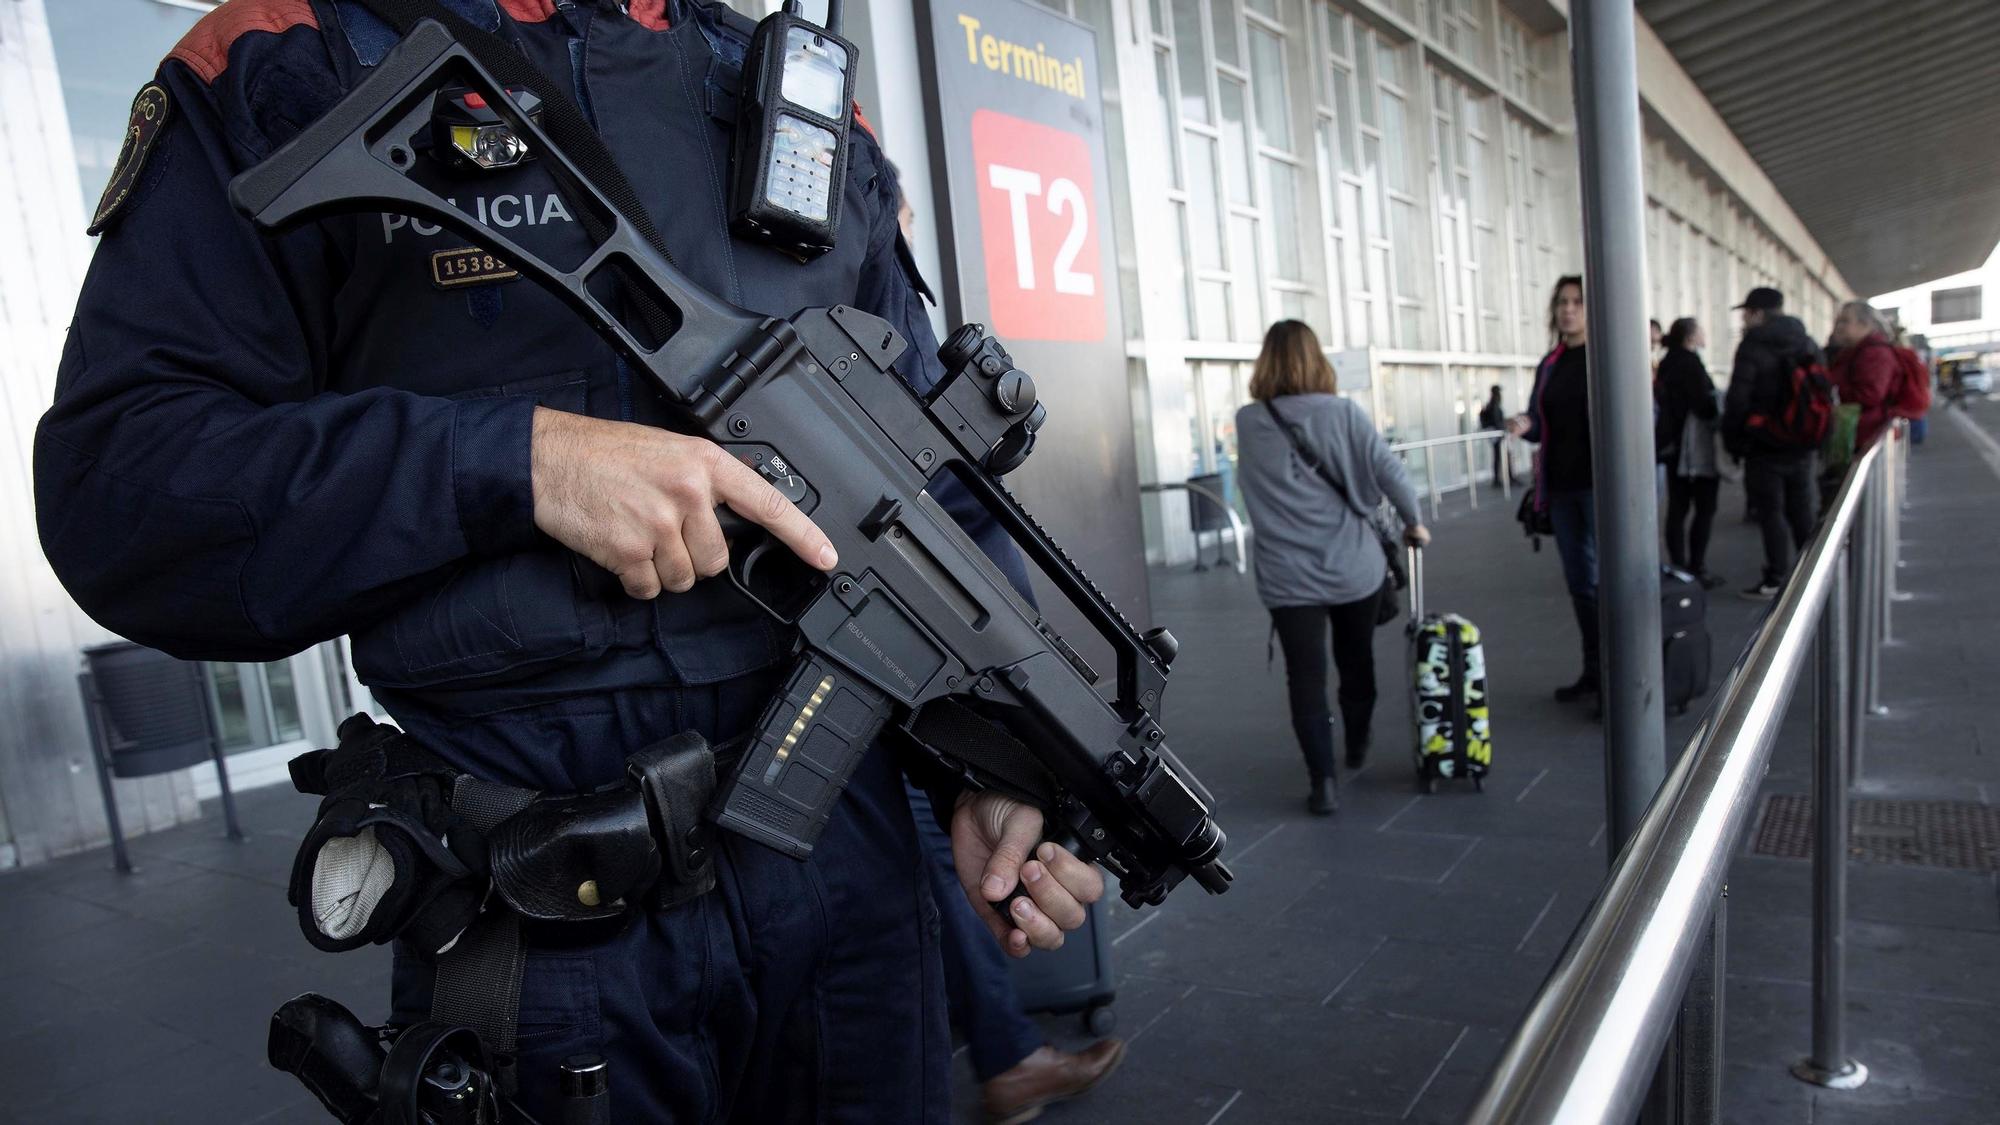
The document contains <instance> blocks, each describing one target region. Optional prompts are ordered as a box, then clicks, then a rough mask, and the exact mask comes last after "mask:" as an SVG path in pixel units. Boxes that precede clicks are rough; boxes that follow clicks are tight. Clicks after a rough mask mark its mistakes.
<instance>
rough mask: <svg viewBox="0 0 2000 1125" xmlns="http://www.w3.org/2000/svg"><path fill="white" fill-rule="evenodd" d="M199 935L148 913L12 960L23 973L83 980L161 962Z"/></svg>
mask: <svg viewBox="0 0 2000 1125" xmlns="http://www.w3.org/2000/svg"><path fill="white" fill-rule="evenodd" d="M195 940H196V938H195V937H194V935H193V934H191V933H189V932H188V931H187V930H185V929H182V928H180V927H177V926H169V925H166V924H164V923H161V922H155V921H152V920H150V919H147V918H136V917H124V918H112V919H110V920H109V921H104V922H99V923H97V924H96V925H93V926H89V927H86V928H85V929H81V930H76V931H74V932H71V933H68V934H64V935H63V937H62V939H61V940H60V941H49V942H43V943H41V944H39V945H36V946H34V947H33V948H31V949H27V950H24V951H22V952H21V953H19V954H17V955H16V956H15V958H14V960H13V962H12V964H13V966H14V967H15V968H17V969H19V970H20V971H22V972H26V973H36V974H40V975H44V976H48V977H52V978H55V979H58V980H66V981H76V982H82V981H87V980H90V979H92V978H95V977H99V976H102V975H104V974H106V973H111V972H117V971H119V970H121V969H124V968H128V967H130V966H133V965H142V964H145V963H147V962H149V961H155V960H157V959H158V958H161V957H164V956H167V955H168V954H171V953H172V952H174V951H175V950H178V949H180V948H182V947H184V946H187V945H189V944H192V943H193V942H194V941H195Z"/></svg>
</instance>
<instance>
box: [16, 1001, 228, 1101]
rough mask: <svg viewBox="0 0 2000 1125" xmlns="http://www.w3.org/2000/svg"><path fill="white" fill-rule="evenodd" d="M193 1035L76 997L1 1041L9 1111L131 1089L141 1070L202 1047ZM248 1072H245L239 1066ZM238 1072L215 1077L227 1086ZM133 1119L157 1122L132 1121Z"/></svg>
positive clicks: (222, 1072)
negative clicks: (192, 1048) (13, 1108)
mask: <svg viewBox="0 0 2000 1125" xmlns="http://www.w3.org/2000/svg"><path fill="white" fill-rule="evenodd" d="M196 1045H197V1044H196V1043H195V1040H194V1038H193V1037H192V1036H189V1035H187V1034H186V1033H184V1032H180V1031H176V1030H174V1029H173V1028H169V1027H163V1026H161V1025H159V1024H157V1023H153V1022H151V1021H149V1020H143V1019H137V1020H135V1019H131V1018H128V1017H127V1015H126V1014H125V1013H124V1012H122V1011H120V1010H118V1009H116V1008H112V1007H110V1006H107V1005H102V1004H95V1003H91V1002H89V1001H85V1000H81V999H72V1000H70V1001H69V1002H67V1003H65V1004H64V1005H62V1006H60V1007H58V1008H54V1009H50V1010H47V1011H44V1012H43V1013H42V1019H41V1020H39V1021H38V1022H37V1023H36V1024H35V1025H34V1026H33V1027H31V1028H29V1029H28V1030H25V1031H20V1032H16V1033H15V1034H12V1035H6V1036H4V1037H0V1090H5V1091H6V1092H7V1093H6V1097H5V1099H4V1102H5V1105H7V1106H14V1107H19V1108H21V1109H23V1110H27V1109H30V1108H32V1109H34V1110H35V1111H36V1113H35V1115H34V1116H35V1117H36V1118H38V1119H39V1118H40V1115H41V1113H42V1112H43V1111H44V1110H52V1109H53V1108H54V1107H55V1106H57V1104H58V1103H62V1102H73V1101H76V1100H77V1099H76V1098H75V1097H71V1096H70V1095H75V1094H77V1093H78V1092H79V1091H82V1092H84V1093H85V1095H86V1096H87V1095H89V1094H95V1093H103V1092H106V1091H108V1090H117V1089H124V1088H126V1087H128V1086H130V1085H131V1084H133V1083H134V1082H135V1081H136V1075H135V1070H136V1069H138V1068H143V1067H145V1066H146V1065H147V1064H148V1063H151V1062H152V1061H153V1060H155V1059H160V1058H166V1057H169V1056H173V1055H177V1054H180V1053H181V1052H183V1051H185V1050H187V1049H188V1048H190V1047H193V1046H196ZM239 1069H240V1068H239ZM230 1073H231V1072H230V1071H227V1070H224V1071H218V1072H216V1073H215V1074H212V1075H210V1080H211V1081H220V1080H226V1077H227V1075H229V1074H230ZM126 1120H151V1119H150V1118H147V1117H144V1116H140V1117H128V1118H126Z"/></svg>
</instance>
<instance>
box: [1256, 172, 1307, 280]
mask: <svg viewBox="0 0 2000 1125" xmlns="http://www.w3.org/2000/svg"><path fill="white" fill-rule="evenodd" d="M1264 179H1265V185H1266V187H1268V188H1269V189H1270V192H1271V199H1270V203H1269V206H1268V207H1267V208H1266V209H1265V216H1266V220H1267V221H1268V222H1269V223H1270V224H1271V243H1272V245H1273V246H1274V247H1275V248H1276V255H1275V258H1274V259H1273V262H1272V266H1273V269H1274V271H1275V272H1276V274H1277V276H1279V277H1282V278H1284V279H1285V280H1287V281H1297V280H1299V279H1300V278H1302V277H1304V276H1305V271H1304V269H1303V268H1302V267H1301V266H1300V265H1299V236H1300V235H1301V234H1302V233H1304V232H1302V231H1301V230H1300V229H1299V198H1298V196H1299V189H1298V178H1297V177H1296V176H1295V175H1294V174H1293V172H1292V167H1291V165H1289V164H1284V163H1280V162H1279V161H1276V160H1266V161H1265V162H1264Z"/></svg>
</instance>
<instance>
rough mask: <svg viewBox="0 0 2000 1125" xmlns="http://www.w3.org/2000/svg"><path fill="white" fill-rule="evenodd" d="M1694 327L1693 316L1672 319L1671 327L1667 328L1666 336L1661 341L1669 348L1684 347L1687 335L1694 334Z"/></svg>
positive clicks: (1686, 344) (1686, 342) (1686, 343)
mask: <svg viewBox="0 0 2000 1125" xmlns="http://www.w3.org/2000/svg"><path fill="white" fill-rule="evenodd" d="M1695 327H1696V325H1695V319H1694V318H1693V317H1691V316H1684V317H1681V318H1680V319H1679V320H1676V321H1674V326H1673V327H1672V328H1669V329H1667V337H1666V339H1665V340H1663V341H1662V343H1664V344H1666V345H1667V346H1668V347H1670V348H1685V347H1687V346H1688V337H1689V336H1692V335H1694V330H1695Z"/></svg>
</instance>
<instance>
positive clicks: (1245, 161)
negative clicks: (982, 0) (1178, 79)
mask: <svg viewBox="0 0 2000 1125" xmlns="http://www.w3.org/2000/svg"><path fill="white" fill-rule="evenodd" d="M1216 81H1217V89H1218V90H1220V91H1221V95H1222V100H1221V105H1220V106H1219V107H1218V108H1220V109H1221V111H1222V180H1223V182H1224V183H1226V184H1228V185H1229V202H1231V203H1242V204H1245V205H1248V204H1249V203H1250V202H1251V199H1250V171H1251V168H1252V167H1253V165H1252V164H1251V159H1250V142H1249V139H1248V137H1246V136H1245V131H1244V126H1243V84H1242V83H1241V82H1238V81H1236V80H1235V79H1233V78H1218V79H1217V80H1216Z"/></svg>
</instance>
